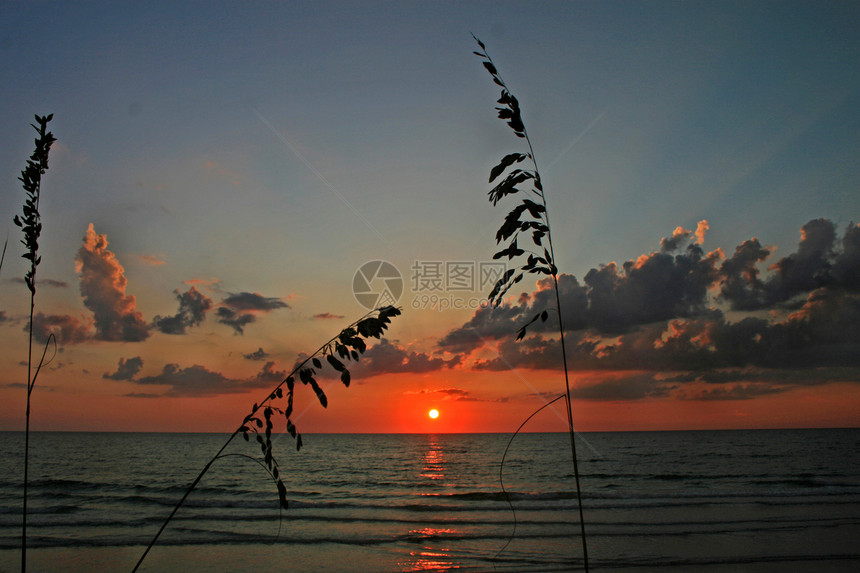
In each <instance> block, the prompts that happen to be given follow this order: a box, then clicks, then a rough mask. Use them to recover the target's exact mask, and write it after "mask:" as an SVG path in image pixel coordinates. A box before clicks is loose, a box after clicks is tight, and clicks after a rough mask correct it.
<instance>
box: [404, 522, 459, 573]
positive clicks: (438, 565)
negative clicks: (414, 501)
mask: <svg viewBox="0 0 860 573" xmlns="http://www.w3.org/2000/svg"><path fill="white" fill-rule="evenodd" d="M460 535H461V532H459V531H458V530H456V529H450V528H440V527H422V528H420V529H412V530H410V531H409V537H410V538H414V539H415V540H416V541H419V540H428V541H429V540H437V541H439V540H440V538H441V540H444V538H445V537H447V536H450V537H459V536H460ZM450 551H451V550H450V549H449V548H448V547H446V546H444V545H443V546H441V547H438V546H437V547H434V546H431V545H429V544H425V545H424V546H423V547H422V548H421V549H417V550H415V551H410V552H409V557H410V560H409V561H408V562H406V563H400V564H399V565H400V570H401V571H404V572H406V571H449V570H451V569H460V564H459V563H456V562H455V561H453V560H452V559H451V555H450Z"/></svg>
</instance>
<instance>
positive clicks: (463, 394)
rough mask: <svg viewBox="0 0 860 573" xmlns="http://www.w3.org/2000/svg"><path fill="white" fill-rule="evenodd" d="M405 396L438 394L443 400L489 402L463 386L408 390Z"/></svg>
mask: <svg viewBox="0 0 860 573" xmlns="http://www.w3.org/2000/svg"><path fill="white" fill-rule="evenodd" d="M403 394H404V395H405V396H438V397H439V398H440V399H442V400H451V401H455V402H488V401H489V400H484V399H481V398H476V397H475V396H474V395H473V394H472V393H471V392H469V391H468V390H463V389H462V388H435V389H424V390H408V391H406V392H404V393H403Z"/></svg>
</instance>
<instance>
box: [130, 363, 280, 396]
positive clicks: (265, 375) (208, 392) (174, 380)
mask: <svg viewBox="0 0 860 573" xmlns="http://www.w3.org/2000/svg"><path fill="white" fill-rule="evenodd" d="M286 376H287V373H286V372H284V371H279V370H276V369H275V363H274V362H266V364H264V365H263V367H262V369H261V370H260V371H259V372H258V373H257V374H255V375H253V376H251V377H249V378H245V379H233V378H228V377H227V376H224V375H223V374H221V373H220V372H215V371H212V370H209V369H208V368H206V367H205V366H200V365H199V364H195V365H193V366H189V367H187V368H182V367H180V366H179V365H178V364H166V365H164V367H163V368H162V371H161V373H159V374H156V375H154V376H145V377H142V378H138V379H137V380H131V382H133V383H134V384H138V385H141V386H167V390H166V392H165V393H164V394H160V395H163V396H172V397H178V396H195V397H198V396H217V395H221V394H234V393H237V392H245V391H246V390H250V389H255V388H266V387H269V386H273V385H275V384H277V383H279V382H281V381H282V380H283V379H284V378H286ZM129 396H135V397H150V396H151V394H149V393H144V394H139V393H135V394H129Z"/></svg>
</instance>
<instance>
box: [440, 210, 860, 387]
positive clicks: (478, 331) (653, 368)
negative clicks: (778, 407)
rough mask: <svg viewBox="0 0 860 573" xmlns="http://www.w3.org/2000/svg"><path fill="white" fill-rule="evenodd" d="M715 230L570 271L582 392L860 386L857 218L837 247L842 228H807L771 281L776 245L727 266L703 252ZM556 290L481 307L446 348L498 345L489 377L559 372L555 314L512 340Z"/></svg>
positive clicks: (742, 251) (563, 287)
mask: <svg viewBox="0 0 860 573" xmlns="http://www.w3.org/2000/svg"><path fill="white" fill-rule="evenodd" d="M704 230H705V227H704V226H703V224H702V223H700V225H699V229H698V230H697V232H696V233H695V236H696V239H697V240H698V242H697V243H692V242H691V241H692V238H693V236H694V234H693V233H691V232H689V231H685V230H683V229H680V228H679V229H677V230H676V231H675V233H674V234H673V236H672V237H671V238H667V239H664V240H663V241H662V242H661V250H660V252H657V253H651V254H650V255H643V256H642V257H640V258H639V259H637V260H636V261H635V262H633V261H628V262H627V263H625V264H624V265H622V266H621V267H620V268H619V267H617V266H616V265H614V264H610V265H605V266H603V267H601V268H600V269H596V270H595V269H593V270H592V271H591V272H590V273H589V274H588V275H586V280H585V281H584V284H583V285H580V284H579V283H578V282H577V281H576V279H575V278H574V277H572V276H569V275H561V276H560V277H559V287H560V293H561V298H562V308H564V309H565V326H566V329H565V331H566V336H565V343H566V344H565V345H566V350H567V362H568V365H569V367H570V369H571V371H573V372H574V373H575V374H576V376H577V379H578V380H579V382H580V383H579V384H578V385H577V396H578V397H579V398H581V399H587V400H633V399H647V398H659V397H665V396H674V397H677V398H681V399H692V400H711V399H713V400H716V399H721V400H728V399H744V398H749V397H755V396H761V395H765V394H773V393H778V392H784V391H787V390H790V389H792V388H796V387H798V386H809V385H815V384H822V383H825V382H831V381H844V382H850V383H858V382H860V292H858V291H860V281H858V276H860V227H858V226H855V225H854V224H853V223H852V224H851V225H850V226H849V227H848V229H847V230H846V232H845V234H844V237H843V239H842V241H841V242H838V241H837V240H836V239H837V234H836V232H835V225H833V224H832V223H830V222H829V221H826V220H821V219H819V220H814V221H810V222H809V223H807V224H806V225H804V227H803V229H802V232H801V242H800V244H799V246H798V249H797V251H796V252H795V253H792V254H789V255H788V256H786V257H784V258H782V259H780V260H779V261H778V262H777V263H774V264H773V265H771V266H770V268H769V269H768V272H767V274H766V275H764V276H762V275H763V273H762V272H761V271H760V270H759V268H758V265H760V264H762V263H764V262H765V261H766V260H767V258H768V257H769V256H770V254H771V250H772V249H769V248H765V247H762V245H761V243H760V242H759V241H758V240H757V239H750V240H749V241H746V242H744V243H743V244H742V245H740V246H739V247H738V248H737V249H736V250H735V252H734V254H733V255H732V257H731V258H729V259H727V260H725V261H724V262H722V264H718V263H719V261H720V251H719V250H718V251H714V252H712V253H709V254H705V253H704V251H702V250H701V248H700V243H701V238H700V237H701V236H702V235H703V231H704ZM669 250H672V252H667V251H669ZM551 287H552V285H551V283H550V282H549V279H544V280H542V281H540V282H538V283H537V289H536V290H535V291H534V292H532V293H528V294H524V295H521V296H520V297H519V299H518V300H517V301H516V302H515V303H512V302H508V303H506V304H504V305H502V306H501V307H499V308H497V309H480V310H478V311H477V312H476V313H475V314H474V315H473V317H472V319H471V320H470V321H469V322H467V323H466V324H464V325H463V326H462V327H460V328H457V329H455V330H453V331H451V332H449V333H448V334H447V335H446V336H445V337H443V338H442V339H441V340H440V341H439V346H440V348H442V349H444V350H447V351H450V352H455V353H458V352H459V353H462V354H461V356H463V360H464V362H465V361H467V358H466V357H467V356H468V353H470V352H471V351H473V350H475V349H477V348H483V349H484V350H485V351H486V350H495V352H496V356H494V357H491V358H487V359H472V360H471V361H470V366H471V367H472V368H474V369H478V370H490V371H502V370H510V369H514V368H526V369H534V370H541V369H549V370H560V369H561V368H562V364H563V362H562V360H561V349H560V344H559V341H558V336H557V328H558V327H557V323H553V320H552V319H551V320H548V321H547V322H546V323H542V322H540V321H538V322H536V323H534V324H533V325H531V326H530V328H529V331H528V335H527V336H526V337H525V338H524V339H523V340H522V341H519V342H517V341H515V339H514V334H515V332H516V330H517V329H518V328H519V326H521V325H522V324H524V323H526V322H527V321H528V320H530V319H531V318H532V317H533V316H534V315H535V314H537V313H538V312H539V311H540V310H542V309H543V308H549V309H552V308H553V307H554V306H555V300H554V293H552V290H551ZM721 303H724V304H723V306H725V305H726V304H727V305H728V307H729V308H728V311H730V312H728V313H727V312H724V311H723V310H721V309H720V308H718V307H719V305H720V304H721ZM764 310H766V311H768V312H762V311H764ZM737 311H743V312H737ZM550 316H552V313H550ZM553 329H555V330H556V332H553ZM610 374H612V376H610Z"/></svg>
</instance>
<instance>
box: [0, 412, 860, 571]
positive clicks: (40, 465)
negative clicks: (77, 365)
mask: <svg viewBox="0 0 860 573" xmlns="http://www.w3.org/2000/svg"><path fill="white" fill-rule="evenodd" d="M226 437H227V436H225V435H220V434H218V435H216V434H132V433H51V432H46V433H35V434H32V435H31V466H30V497H29V499H30V501H29V506H30V512H29V519H28V565H29V567H28V569H29V570H30V571H68V572H76V571H131V570H132V568H133V567H134V565H135V563H136V562H137V560H138V558H139V557H140V555H141V553H142V552H143V549H144V547H145V546H146V544H147V543H149V540H150V539H151V538H152V536H153V535H155V533H156V531H157V530H158V528H159V527H160V526H161V523H162V522H163V521H164V519H165V518H166V517H167V515H168V514H169V513H170V510H171V509H172V507H173V505H174V504H175V503H176V502H177V501H178V500H179V498H180V497H181V496H182V494H183V493H184V491H185V489H186V487H187V486H188V485H189V484H190V483H191V481H192V480H193V479H194V477H195V476H196V475H197V473H198V472H199V470H200V469H202V467H203V466H204V465H205V464H206V462H207V461H208V460H209V459H210V458H211V456H213V455H214V454H215V453H216V452H217V450H218V448H219V447H220V446H221V445H222V444H223V442H224V441H225V439H226ZM509 439H510V436H509V435H506V434H437V435H432V434H358V435H356V434H320V435H305V436H304V447H303V448H302V450H301V451H300V452H296V451H295V448H294V446H293V441H292V439H290V438H289V436H285V437H280V436H279V437H278V438H277V439H276V445H275V449H276V455H277V457H278V459H279V462H280V467H281V472H282V477H283V479H284V482H285V484H286V486H287V498H288V499H289V503H290V507H289V509H288V510H286V511H281V510H280V509H279V506H278V496H277V489H276V487H275V485H274V484H273V483H272V481H271V479H270V478H269V477H268V474H267V473H266V472H265V471H264V470H263V469H262V468H261V467H260V465H258V463H257V462H256V461H254V460H253V459H251V458H253V457H256V456H257V454H258V453H259V450H258V449H257V448H256V447H255V444H253V442H252V444H247V443H245V442H244V441H243V440H242V439H241V438H239V439H238V440H236V441H234V444H233V445H231V448H230V449H229V450H228V452H229V453H231V455H229V456H226V457H224V458H222V459H220V460H218V461H217V462H216V463H215V465H213V467H212V469H211V470H210V472H209V473H208V474H207V476H206V477H205V478H204V479H203V481H202V482H201V483H200V484H199V485H198V487H197V488H196V489H195V491H194V492H193V493H192V495H191V496H190V497H189V499H188V501H187V502H186V503H185V505H184V506H183V507H182V508H181V509H180V510H179V512H178V513H177V515H176V516H175V518H174V519H173V520H172V521H171V522H170V524H169V525H168V526H167V528H166V529H165V532H164V533H163V534H162V536H161V538H160V539H159V541H158V543H157V544H156V545H155V546H154V548H153V549H152V550H151V551H150V553H149V555H148V556H147V558H146V560H145V561H144V563H143V566H142V567H141V569H140V570H141V571H182V572H183V573H192V572H197V571H235V572H245V571H247V572H251V571H254V572H259V571H275V570H277V571H297V572H313V571H326V572H328V571H345V572H350V571H355V572H358V571H362V572H372V571H380V572H389V571H390V572H398V571H399V572H403V571H449V570H455V569H458V570H464V571H576V570H582V566H583V562H582V546H581V541H580V526H579V519H578V510H577V501H576V494H575V487H574V482H573V477H572V473H573V471H572V464H571V461H570V445H569V438H568V436H567V434H520V435H519V436H517V437H516V438H515V439H514V440H513V442H512V444H511V447H510V450H509V451H508V453H507V455H506V460H505V465H504V468H503V470H502V474H503V479H504V488H505V491H506V492H507V494H506V493H505V492H503V490H502V486H501V485H500V482H499V473H500V461H501V459H502V455H503V453H504V450H505V446H506V445H507V444H508V441H509ZM577 450H578V454H579V460H580V462H579V467H580V473H581V485H582V491H583V506H584V509H583V512H584V516H585V528H586V535H587V543H588V554H589V563H590V568H591V570H593V571H619V572H621V571H624V572H633V573H644V572H646V571H658V570H659V571H667V570H668V571H679V572H680V571H704V572H713V573H716V572H728V571H755V572H766V571H774V572H775V571H798V572H799V571H804V572H806V571H810V570H812V571H857V570H860V541H858V540H860V429H826V430H756V431H747V430H744V431H696V432H617V433H616V432H606V433H583V434H580V435H579V436H578V438H577ZM22 451H23V434H22V433H19V432H6V433H0V571H16V570H20V544H21V539H20V531H21V480H22V474H23V471H22ZM247 456H249V457H247Z"/></svg>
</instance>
